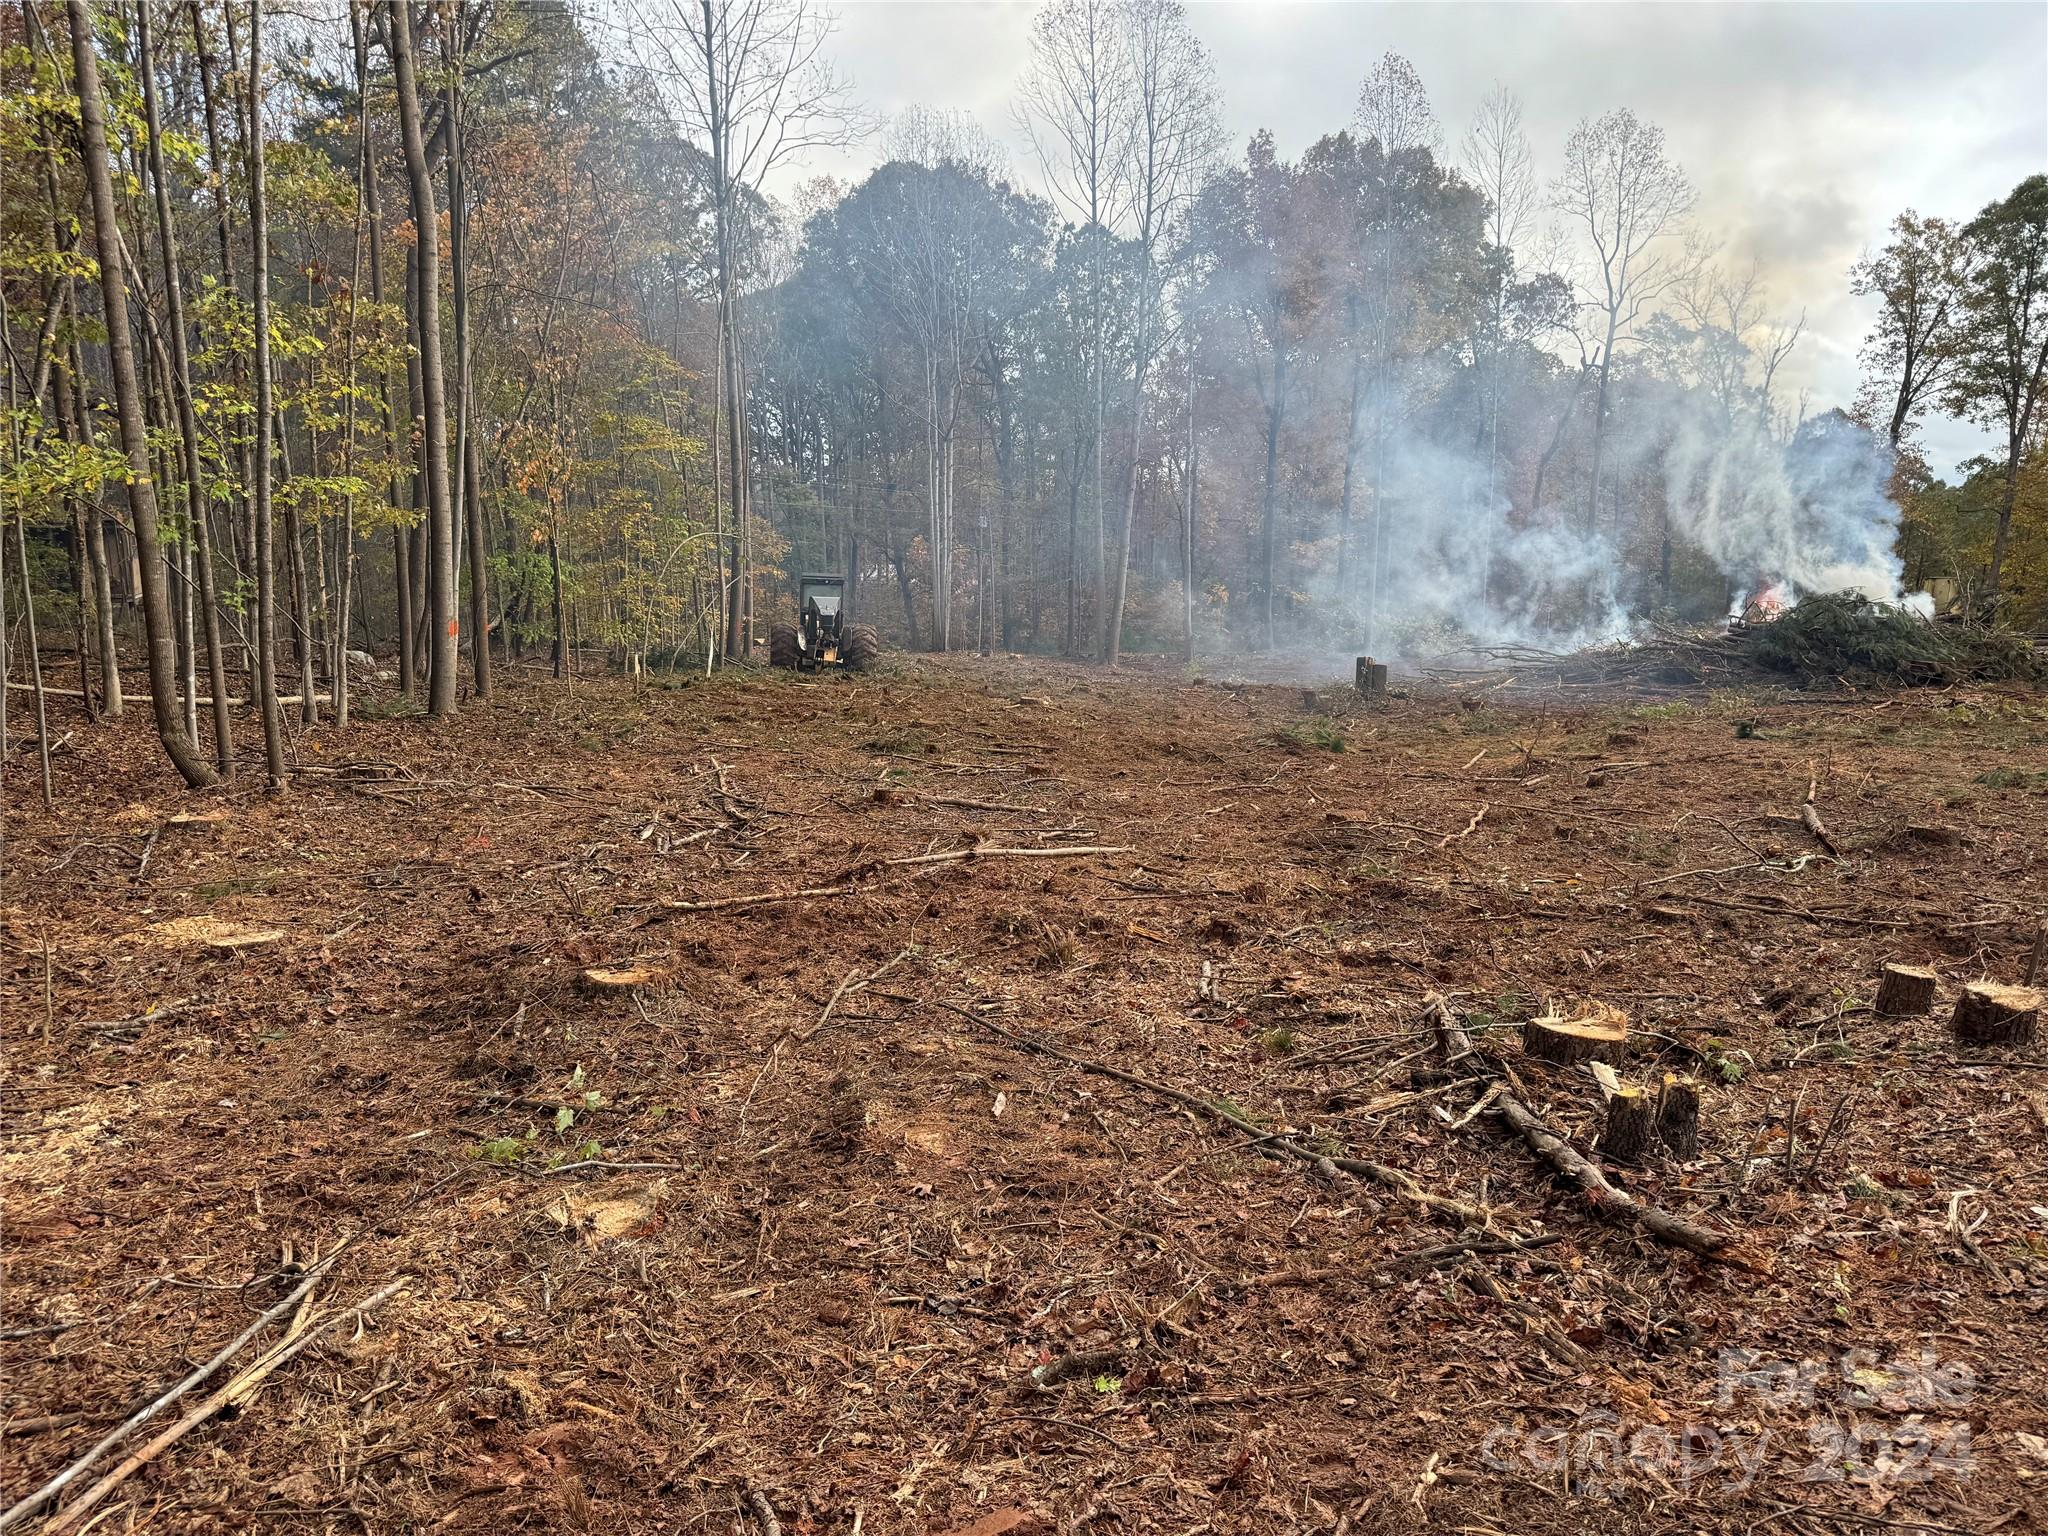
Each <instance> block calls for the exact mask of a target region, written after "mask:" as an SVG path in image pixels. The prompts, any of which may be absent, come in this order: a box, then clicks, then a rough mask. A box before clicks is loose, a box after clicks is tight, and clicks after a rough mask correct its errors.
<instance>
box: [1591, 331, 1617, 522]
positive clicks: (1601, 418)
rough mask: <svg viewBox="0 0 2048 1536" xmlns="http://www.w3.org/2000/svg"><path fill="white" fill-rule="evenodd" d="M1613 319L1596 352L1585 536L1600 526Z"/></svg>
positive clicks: (1611, 362)
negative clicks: (1597, 368)
mask: <svg viewBox="0 0 2048 1536" xmlns="http://www.w3.org/2000/svg"><path fill="white" fill-rule="evenodd" d="M1615 325H1616V321H1615V317H1614V315H1613V314H1612V313H1611V312H1610V313H1609V314H1608V316H1607V344H1606V346H1605V347H1603V348H1602V349H1601V352H1600V387H1599V389H1598V390H1597V391H1596V392H1595V394H1594V396H1593V464H1592V472H1591V479H1590V482H1589V488H1588V490H1587V492H1586V532H1588V533H1593V532H1595V531H1597V530H1598V528H1599V526H1600V460H1601V455H1602V454H1603V453H1604V452H1605V450H1606V447H1607V380H1608V376H1609V375H1610V374H1611V373H1612V372H1613V368H1614V332H1615Z"/></svg>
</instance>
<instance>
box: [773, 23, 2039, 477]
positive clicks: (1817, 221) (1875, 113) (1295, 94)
mask: <svg viewBox="0 0 2048 1536" xmlns="http://www.w3.org/2000/svg"><path fill="white" fill-rule="evenodd" d="M1033 9H1034V8H1033V7H1032V6H1031V5H1029V4H1021V3H1019V4H1011V3H1003V0H850V3H849V0H840V3H839V6H838V10H839V23H838V27H837V30H836V31H835V33H834V35H833V38H832V41H831V44H830V47H831V52H832V55H833V57H834V59H835V60H836V62H837V63H838V65H839V66H840V67H841V68H842V69H843V70H844V71H845V72H846V73H847V74H848V75H850V76H851V77H852V80H853V83H854V87H855V90H856V93H857V94H858V96H859V97H860V98H861V99H862V100H863V101H865V102H866V103H867V104H868V105H869V106H870V107H872V108H873V109H875V110H876V111H877V112H880V113H882V114H885V115H886V114H891V113H895V112H899V111H901V110H903V109H904V108H906V107H909V106H913V105H926V106H939V107H961V108H965V109H967V110H968V111H970V112H972V113H974V114H975V116H976V117H977V118H978V119H979V121H980V122H981V125H982V126H983V127H984V128H986V129H987V130H988V131H989V132H990V133H992V134H994V135H996V136H997V137H998V138H1000V139H1001V140H1003V141H1004V142H1005V143H1007V144H1009V145H1010V146H1011V152H1012V155H1013V159H1014V165H1015V172H1016V175H1017V178H1018V179H1019V180H1020V181H1022V182H1027V183H1031V184H1034V185H1035V184H1036V183H1037V176H1036V172H1035V167H1034V166H1033V165H1032V164H1031V161H1030V158H1029V154H1028V151H1027V150H1026V149H1025V147H1024V144H1023V141H1022V139H1021V137H1020V135H1019V134H1018V133H1017V131H1016V129H1015V126H1014V124H1013V120H1012V109H1011V100H1012V90H1013V86H1014V83H1015V81H1016V78H1017V76H1018V74H1019V72H1020V70H1021V68H1022V65H1023V61H1024V57H1025V52H1026V40H1027V37H1028V33H1029V28H1030V21H1031V15H1032V12H1033ZM1188 12H1189V16H1190V19H1191V20H1192V22H1193V24H1194V28H1195V31H1196V32H1197V33H1198V34H1199V35H1200V36H1201V38H1202V40H1203V41H1204V42H1205V43H1207V45H1208V47H1209V50H1210V52H1211V54H1212V56H1213V57H1214V59H1215V62H1216V68H1217V75H1218V78H1219V80H1220V82H1221V84H1222V88H1223V106H1224V118H1225V123H1226V126H1227V128H1228V130H1229V134H1230V138H1231V141H1232V144H1233V147H1234V148H1235V149H1237V150H1240V151H1241V149H1242V147H1243V144H1244V141H1245V140H1246V139H1247V138H1249V137H1250V135H1251V134H1252V133H1253V132H1255V131H1256V130H1258V129H1260V128H1270V129H1271V130H1272V131H1273V134H1274V136H1275V137H1276V139H1277V140H1278V141H1279V145H1280V149H1281V153H1282V154H1283V155H1287V156H1290V157H1291V156H1292V155H1294V154H1297V153H1298V152H1299V151H1300V150H1302V149H1303V148H1304V147H1306V146H1307V145H1308V144H1310V143H1311V142H1313V141H1314V140H1315V139H1316V138H1318V137H1319V136H1321V135H1322V134H1324V133H1329V132H1334V131H1336V130H1337V129H1340V128H1342V127H1344V126H1345V125H1346V124H1347V122H1348V121H1349V119H1350V117H1351V113H1352V109H1353V107H1354V105H1355V103H1356V101H1357V97H1358V86H1359V82H1360V81H1361V80H1362V79H1363V78H1364V76H1365V73H1366V71H1367V70H1368V69H1369V68H1370V67H1371V65H1372V64H1373V62H1374V61H1375V60H1376V59H1378V58H1379V56H1380V55H1381V54H1383V53H1386V52H1388V51H1389V50H1392V51H1394V52H1397V53H1401V54H1405V55H1406V56H1407V57H1408V58H1409V59H1410V60H1411V61H1412V62H1413V63H1414V65H1415V67H1416V68H1417V69H1418V70H1419V71H1420V72H1421V74H1422V78H1423V82H1424V84H1425V85H1426V86H1427V87H1428V89H1429V93H1430V97H1431V99H1432V101H1433V102H1434V104H1435V107H1436V111H1437V116H1438V118H1439V119H1440V120H1441V122H1442V124H1443V129H1444V139H1445V143H1446V146H1447V148H1448V149H1450V150H1451V151H1453V152H1455V149H1456V146H1457V143H1458V141H1459V139H1460V138H1461V137H1462V136H1463V133H1464V130H1465V127H1466V125H1467V123H1468V122H1469V121H1470V120H1471V116H1472V112H1473V109H1474V108H1475V107H1476V106H1477V105H1478V102H1479V99H1480V98H1481V96H1483V95H1484V94H1485V93H1486V91H1487V90H1488V89H1489V87H1490V86H1491V85H1492V83H1493V82H1494V81H1495V80H1496V79H1498V80H1500V81H1502V82H1504V83H1505V84H1507V85H1508V86H1509V87H1510V88H1511V89H1513V90H1514V91H1516V92H1517V93H1518V94H1519V95H1520V96H1521V98H1522V103H1523V110H1524V116H1525V121H1526V124H1527V127H1528V131H1529V137H1530V140H1531V143H1532V146H1533V148H1534V151H1535V155H1536V163H1537V171H1538V173H1539V175H1541V176H1542V177H1543V178H1545V179H1546V180H1547V179H1548V178H1549V177H1550V176H1551V175H1552V174H1554V173H1555V171H1556V170H1557V166H1558V160H1559V157H1560V154H1561V151H1562V146H1563V144H1564V140H1565V137H1566V135H1567V134H1568V133H1569V132H1570V131H1571V128H1572V125H1573V124H1574V123H1575V122H1576V121H1577V120H1578V119H1579V118H1580V117H1581V116H1586V115H1591V116H1597V115H1598V114H1600V113H1602V112H1606V111H1609V110H1611V109H1613V108H1615V107H1632V108H1634V109H1635V110H1636V111H1637V112H1638V113H1640V114H1642V115H1643V116H1646V117H1648V118H1650V119H1652V120H1653V121H1655V122H1657V123H1658V124H1660V125H1661V126H1662V127H1663V128H1664V130H1665V132H1666V134H1667V136H1668V141H1669V145H1670V148H1671V150H1672V152H1673V153H1674V154H1675V155H1676V157H1677V158H1678V159H1679V160H1680V162H1681V163H1683V165H1684V166H1685V168H1686V170H1687V171H1688V172H1689V173H1690V174H1691V175H1692V178H1693V180H1694V182H1695V184H1696V185H1697V186H1698V187H1699V190H1700V206H1699V215H1698V217H1699V220H1700V222H1701V223H1702V224H1703V225H1704V226H1705V227H1706V228H1707V229H1708V230H1710V231H1711V232H1712V233H1713V234H1714V235H1715V236H1716V237H1717V238H1718V239H1719V240H1721V241H1722V242H1723V244H1724V246H1725V248H1726V250H1727V251H1728V252H1729V254H1730V256H1731V258H1732V259H1735V260H1737V261H1739V262H1741V263H1744V264H1746V263H1747V261H1748V259H1749V258H1750V257H1751V256H1752V255H1754V256H1758V257H1761V258H1762V259H1763V261H1764V263H1765V268H1766V272H1767V276H1768V279H1769V282H1770V287H1771V292H1772V297H1773V301H1774V304H1775V306H1776V308H1778V309H1779V310H1781V311H1783V312H1784V313H1785V314H1786V315H1787V316H1788V317H1789V316H1796V315H1797V314H1798V313H1799V311H1800V310H1802V309H1803V310H1805V312H1806V320H1807V330H1806V338H1805V339H1804V340H1803V341H1802V342H1801V344H1800V347H1799V350H1798V352H1797V353H1795V354H1794V356H1793V359H1792V361H1791V362H1790V363H1789V364H1788V365H1787V367H1786V369H1785V372H1784V374H1783V375H1782V378H1783V380H1784V382H1785V386H1786V388H1787V390H1788V391H1790V392H1793V393H1796V392H1797V391H1799V390H1801V389H1805V390H1806V391H1808V392H1809V396H1810V401H1811V408H1812V409H1815V410H1825V409H1827V408H1828V407H1830V406H1834V405H1846V404H1847V403H1848V402H1849V400H1850V398H1851V397H1852V396H1853V395H1854V393H1855V391H1856V351H1857V348H1858V346H1859V345H1860V344H1861V341H1862V337H1863V334H1864V332H1865V330H1866V329H1867V328H1868V326H1869V323H1870V313H1871V311H1870V306H1869V305H1868V304H1867V303H1864V302H1860V301H1858V300H1855V299H1853V298H1851V297H1850V294H1849V291H1848V280H1847V275H1846V274H1847V269H1848V267H1849V264H1850V263H1851V262H1853V261H1854V260H1855V259H1856V258H1857V256H1858V255H1859V254H1860V253H1861V252H1862V251H1863V250H1864V249H1865V247H1866V246H1871V245H1875V244H1878V243H1881V242H1882V240H1883V237H1884V231H1885V226H1886V225H1887V224H1888V223H1889V222H1890V220H1891V218H1892V216H1893V215H1894V214H1896V213H1897V212H1899V211H1900V210H1901V209H1904V208H1909V207H1910V208H1916V209H1918V210H1919V211H1920V212H1922V213H1941V214H1945V215H1949V216H1951V217H1958V218H1967V217H1968V216H1969V215H1971V214H1973V213H1975V212H1976V211H1977V210H1978V209H1979V208H1981V207H1982V206H1983V205H1984V204H1985V203H1986V202H1988V201H1990V200H1991V199H1992V198H1994V197H1998V196H2002V195H2003V194H2004V193H2006V192H2008V191H2010V190H2011V189H2012V187H2013V186H2014V185H2015V184H2016V183H2017V182H2019V181H2020V180H2021V179H2022V178H2024V177H2026V176H2029V175H2032V174H2034V173H2035V172H2038V171H2044V170H2048V4H2044V3H2043V0H2024V3H2023V0H2013V3H1963V4H1828V5H1821V4H1764V3H1757V4H1726V3H1713V4H1675V3H1674V4H1655V5H1649V4H1593V3H1585V4H1521V5H1505V4H1463V5H1460V4H1445V3H1438V4H1424V3H1411V4H1377V3H1364V0H1324V3H1299V0H1297V3H1289V4H1258V3H1251V0H1191V3H1190V4H1189V6H1188ZM875 158H876V156H875V154H874V152H873V151H872V150H870V151H868V152H866V153H862V154H856V155H854V156H851V157H845V158H841V157H825V158H821V159H819V160H817V161H814V162H813V163H812V164H811V165H810V166H808V167H807V168H806V169H807V170H808V171H810V172H813V173H815V172H817V171H829V172H831V173H832V174H835V175H839V176H844V177H858V176H859V175H860V174H861V173H863V172H864V171H865V170H866V169H867V168H868V167H869V166H871V165H872V164H873V163H874V161H875ZM1922 436H1923V441H1924V442H1925V444H1926V446H1927V448H1928V456H1929V458H1930V460H1931V461H1932V463H1933V465H1934V468H1935V470H1936V472H1937V473H1941V474H1947V473H1950V472H1951V471H1952V470H1953V468H1954V466H1955V464H1956V462H1957V461H1958V460H1960V459H1962V458H1965V457H1967V456H1969V455H1970V454H1973V453H1978V452H1983V451H1985V450H1986V448H1987V447H1988V445H1989V439H1988V438H1987V437H1986V436H1985V435H1984V434H1982V433H1981V432H1978V431H1976V430H1974V429H1971V428H1969V427H1966V426H1964V425H1962V424H1960V423H1951V422H1942V421H1929V422H1928V424H1927V426H1926V427H1925V429H1924V430H1923V434H1922Z"/></svg>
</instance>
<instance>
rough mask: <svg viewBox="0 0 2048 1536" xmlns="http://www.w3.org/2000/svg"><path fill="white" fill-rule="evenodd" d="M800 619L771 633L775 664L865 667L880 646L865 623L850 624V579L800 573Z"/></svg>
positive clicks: (811, 668)
mask: <svg viewBox="0 0 2048 1536" xmlns="http://www.w3.org/2000/svg"><path fill="white" fill-rule="evenodd" d="M796 602H797V610H796V611H797V621H796V623H794V624H778V625H776V626H775V628H774V629H773V630H771V631H770V632H769V635H768V661H769V664H770V665H771V666H777V667H794V668H796V669H797V670H798V671H801V672H815V671H817V670H818V669H819V668H820V667H832V668H835V669H837V668H844V669H847V670H849V671H855V672H858V671H863V670H865V669H866V668H867V667H868V666H870V665H872V664H873V662H874V660H875V657H876V656H877V654H879V652H880V650H881V642H880V641H879V640H878V639H877V638H876V636H875V632H874V631H873V630H872V629H870V628H868V627H867V626H866V625H865V624H848V623H847V622H846V578H845V577H843V576H802V577H799V578H798V579H797V588H796Z"/></svg>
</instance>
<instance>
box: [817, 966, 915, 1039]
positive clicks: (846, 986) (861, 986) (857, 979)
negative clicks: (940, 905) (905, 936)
mask: <svg viewBox="0 0 2048 1536" xmlns="http://www.w3.org/2000/svg"><path fill="white" fill-rule="evenodd" d="M911 954H912V951H910V950H908V949H902V950H898V951H897V952H896V956H895V958H894V959H892V960H889V961H888V962H886V963H885V964H883V965H881V966H879V967H877V968H876V969H875V970H874V971H873V972H871V973H870V974H869V975H866V976H863V975H861V974H860V972H858V971H848V972H847V973H846V980H844V981H842V982H840V983H839V986H838V988H837V989H836V990H834V992H833V993H832V995H831V997H829V998H827V999H826V1001H825V1009H824V1012H822V1013H820V1014H819V1015H818V1022H817V1023H815V1024H813V1025H812V1026H811V1027H810V1028H809V1029H807V1030H805V1031H804V1032H803V1033H802V1034H800V1035H798V1036H797V1037H796V1043H797V1044H798V1045H809V1044H810V1043H811V1041H813V1040H815V1039H816V1038H817V1037H818V1033H819V1031H820V1030H822V1029H824V1027H825V1026H826V1025H827V1024H829V1023H831V1022H832V1010H833V1009H835V1008H837V1007H838V1006H839V1000H840V999H841V998H843V997H845V996H847V995H848V994H849V993H852V992H864V991H866V990H867V989H868V988H869V987H870V986H872V985H874V984H875V983H876V982H878V981H880V980H881V979H882V978H883V977H884V976H886V975H888V974H889V972H890V971H891V970H893V969H894V968H895V967H896V966H897V965H898V964H900V963H901V962H902V961H904V960H906V959H908V958H909V957H910V955H911Z"/></svg>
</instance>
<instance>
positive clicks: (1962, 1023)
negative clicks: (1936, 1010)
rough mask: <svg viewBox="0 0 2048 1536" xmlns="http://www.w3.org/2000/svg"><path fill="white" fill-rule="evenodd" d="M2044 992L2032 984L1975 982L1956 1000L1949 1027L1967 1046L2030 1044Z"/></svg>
mask: <svg viewBox="0 0 2048 1536" xmlns="http://www.w3.org/2000/svg"><path fill="white" fill-rule="evenodd" d="M2041 1003H2042V995H2041V994H2040V993H2039V992H2037V991H2035V990H2034V989H2033V988H2032V987H2006V986H2001V985H1999V984H1998V983H1997V982H1995V981H1973V982H1971V983H1970V984H1969V985H1968V986H1967V987H1965V988H1963V995H1962V996H1961V997H1959V998H1957V999H1956V1011H1955V1016H1954V1018H1953V1020H1952V1021H1951V1025H1950V1027H1951V1028H1952V1029H1953V1030H1954V1032H1955V1037H1956V1039H1957V1040H1958V1041H1960V1042H1962V1043H1963V1044H1965V1045H2031V1044H2033V1041H2034V1031H2035V1028H2036V1026H2037V1025H2038V1024H2039V1022H2040V1018H2041Z"/></svg>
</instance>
